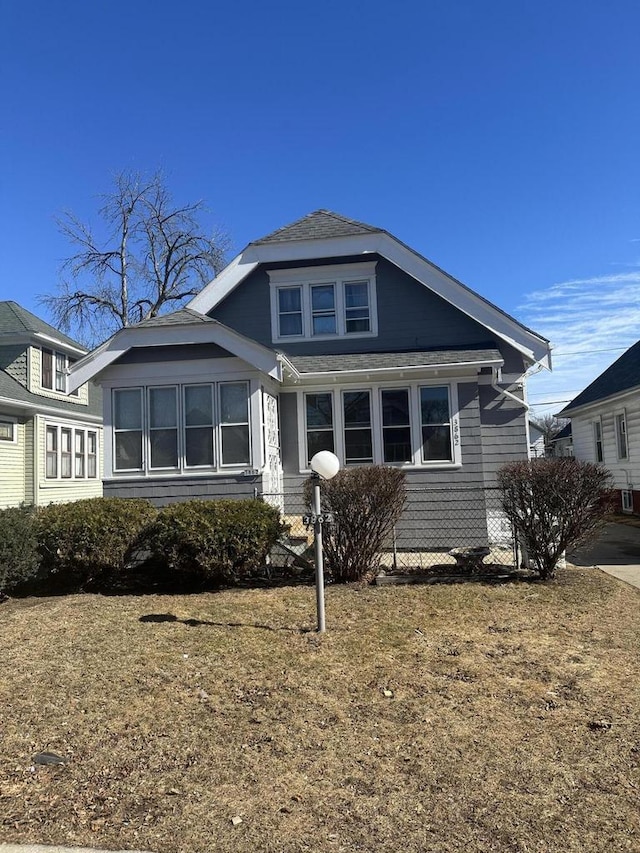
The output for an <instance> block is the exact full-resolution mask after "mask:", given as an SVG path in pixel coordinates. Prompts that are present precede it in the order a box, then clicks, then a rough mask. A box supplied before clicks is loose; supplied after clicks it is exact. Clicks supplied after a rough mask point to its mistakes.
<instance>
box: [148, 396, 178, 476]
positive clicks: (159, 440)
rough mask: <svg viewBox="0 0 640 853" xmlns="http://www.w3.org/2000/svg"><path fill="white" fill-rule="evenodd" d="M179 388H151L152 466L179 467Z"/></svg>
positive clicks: (150, 443) (150, 429)
mask: <svg viewBox="0 0 640 853" xmlns="http://www.w3.org/2000/svg"><path fill="white" fill-rule="evenodd" d="M177 402H178V400H177V388H175V387H171V386H167V387H162V388H149V450H150V460H149V467H150V468H177V467H178V407H177Z"/></svg>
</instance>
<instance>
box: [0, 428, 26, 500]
mask: <svg viewBox="0 0 640 853" xmlns="http://www.w3.org/2000/svg"><path fill="white" fill-rule="evenodd" d="M15 429H16V433H17V440H16V441H15V442H12V441H0V472H1V478H0V508H4V507H8V506H17V505H18V504H20V503H22V502H23V501H24V500H26V490H25V424H24V423H18V424H16V425H15Z"/></svg>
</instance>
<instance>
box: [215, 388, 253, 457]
mask: <svg viewBox="0 0 640 853" xmlns="http://www.w3.org/2000/svg"><path fill="white" fill-rule="evenodd" d="M220 439H221V443H222V464H223V465H247V464H248V463H249V461H250V446H249V389H248V386H247V383H246V382H223V383H222V384H221V385H220Z"/></svg>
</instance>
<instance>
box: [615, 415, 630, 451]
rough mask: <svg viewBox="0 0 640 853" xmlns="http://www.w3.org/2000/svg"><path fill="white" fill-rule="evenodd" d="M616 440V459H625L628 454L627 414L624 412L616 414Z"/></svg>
mask: <svg viewBox="0 0 640 853" xmlns="http://www.w3.org/2000/svg"><path fill="white" fill-rule="evenodd" d="M616 442H617V445H618V459H626V458H627V456H628V455H629V448H628V447H627V416H626V415H625V413H624V412H621V413H620V414H619V415H616Z"/></svg>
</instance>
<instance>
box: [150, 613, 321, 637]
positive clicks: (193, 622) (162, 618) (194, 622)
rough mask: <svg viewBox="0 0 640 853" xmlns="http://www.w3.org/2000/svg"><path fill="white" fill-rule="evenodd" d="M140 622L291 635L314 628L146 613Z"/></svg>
mask: <svg viewBox="0 0 640 853" xmlns="http://www.w3.org/2000/svg"><path fill="white" fill-rule="evenodd" d="M138 621H139V622H155V623H158V622H175V623H177V624H179V625H187V626H188V627H189V628H198V627H200V626H201V625H210V626H212V627H213V628H257V629H259V630H262V631H273V632H277V631H286V632H287V633H289V634H310V633H312V632H313V631H314V630H315V629H313V628H274V627H273V626H272V625H261V624H260V623H258V622H213V621H211V620H209V619H178V617H177V616H175V615H174V614H173V613H146V614H145V615H144V616H140V617H139V619H138Z"/></svg>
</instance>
